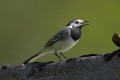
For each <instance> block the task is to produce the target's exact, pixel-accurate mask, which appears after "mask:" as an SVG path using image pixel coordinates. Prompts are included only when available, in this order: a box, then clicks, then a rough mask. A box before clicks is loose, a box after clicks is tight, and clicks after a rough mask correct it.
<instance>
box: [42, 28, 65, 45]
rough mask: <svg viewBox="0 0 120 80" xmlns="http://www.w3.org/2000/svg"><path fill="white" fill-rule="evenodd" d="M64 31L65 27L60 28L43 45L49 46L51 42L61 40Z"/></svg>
mask: <svg viewBox="0 0 120 80" xmlns="http://www.w3.org/2000/svg"><path fill="white" fill-rule="evenodd" d="M65 31H66V28H64V29H62V30H60V31H59V32H58V33H56V34H55V35H54V36H53V37H52V38H51V39H50V40H49V41H48V42H47V43H46V45H45V46H44V47H48V46H51V45H52V44H54V43H56V42H57V41H59V40H61V39H62V38H63V35H64V33H65Z"/></svg>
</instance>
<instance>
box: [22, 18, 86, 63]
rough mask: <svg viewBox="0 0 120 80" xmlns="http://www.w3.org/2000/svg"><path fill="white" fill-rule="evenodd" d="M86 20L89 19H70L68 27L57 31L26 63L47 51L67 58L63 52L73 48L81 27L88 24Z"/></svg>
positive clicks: (79, 35) (78, 37)
mask: <svg viewBox="0 0 120 80" xmlns="http://www.w3.org/2000/svg"><path fill="white" fill-rule="evenodd" d="M86 22H88V21H83V20H80V19H76V20H72V21H70V22H69V23H68V24H67V27H65V28H63V29H62V30H60V31H59V32H57V33H56V34H55V35H54V36H53V37H52V38H51V39H50V40H49V41H48V42H47V43H46V45H45V46H44V48H43V49H42V50H41V51H40V52H38V53H37V54H35V55H33V56H32V57H30V58H29V59H27V60H26V61H25V62H24V64H26V63H30V62H32V61H34V60H36V59H37V58H39V57H41V56H43V55H45V54H47V53H54V54H55V55H56V56H57V57H58V58H59V59H60V60H61V57H60V56H59V55H58V54H60V55H61V56H63V57H64V58H66V57H65V56H64V55H63V54H62V53H63V52H65V51H68V50H69V49H71V48H72V47H73V46H74V45H75V44H76V43H77V42H78V41H79V39H80V37H81V28H82V27H83V26H85V25H88V24H86ZM66 59H67V58H66Z"/></svg>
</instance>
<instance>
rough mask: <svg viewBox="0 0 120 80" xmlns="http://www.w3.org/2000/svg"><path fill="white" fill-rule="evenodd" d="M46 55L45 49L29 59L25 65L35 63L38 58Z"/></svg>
mask: <svg viewBox="0 0 120 80" xmlns="http://www.w3.org/2000/svg"><path fill="white" fill-rule="evenodd" d="M45 54H46V53H45V52H44V49H42V50H41V51H40V52H38V53H37V54H35V55H33V56H32V57H30V58H29V59H27V60H26V61H25V62H24V64H27V63H30V62H33V61H34V60H36V59H37V58H39V57H41V56H43V55H45Z"/></svg>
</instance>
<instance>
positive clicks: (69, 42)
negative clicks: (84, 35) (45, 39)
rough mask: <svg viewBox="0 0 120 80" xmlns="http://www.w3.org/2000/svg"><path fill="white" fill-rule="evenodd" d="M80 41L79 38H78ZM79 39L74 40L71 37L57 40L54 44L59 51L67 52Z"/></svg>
mask: <svg viewBox="0 0 120 80" xmlns="http://www.w3.org/2000/svg"><path fill="white" fill-rule="evenodd" d="M78 41H79V40H78ZM78 41H74V40H73V39H72V38H71V37H70V38H68V39H66V40H65V41H60V42H56V43H55V44H54V45H53V48H54V49H55V50H57V52H65V51H68V50H69V49H71V48H72V47H73V46H74V45H75V44H76V43H77V42H78Z"/></svg>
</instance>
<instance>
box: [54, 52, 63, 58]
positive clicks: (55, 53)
mask: <svg viewBox="0 0 120 80" xmlns="http://www.w3.org/2000/svg"><path fill="white" fill-rule="evenodd" d="M55 55H56V56H57V57H58V58H59V59H60V60H62V59H61V57H60V56H58V54H57V51H55Z"/></svg>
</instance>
